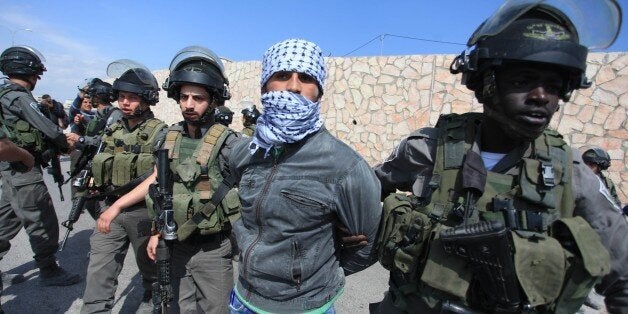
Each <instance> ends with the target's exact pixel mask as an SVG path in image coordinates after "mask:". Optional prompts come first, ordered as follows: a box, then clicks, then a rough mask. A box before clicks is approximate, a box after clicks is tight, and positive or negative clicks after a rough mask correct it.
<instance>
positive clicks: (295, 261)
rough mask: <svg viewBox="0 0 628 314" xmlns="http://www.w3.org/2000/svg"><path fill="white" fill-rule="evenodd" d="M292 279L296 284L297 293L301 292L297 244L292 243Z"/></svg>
mask: <svg viewBox="0 0 628 314" xmlns="http://www.w3.org/2000/svg"><path fill="white" fill-rule="evenodd" d="M292 263H293V264H292V279H293V280H294V281H295V283H296V284H297V292H299V291H301V265H299V244H298V243H297V242H294V241H293V242H292Z"/></svg>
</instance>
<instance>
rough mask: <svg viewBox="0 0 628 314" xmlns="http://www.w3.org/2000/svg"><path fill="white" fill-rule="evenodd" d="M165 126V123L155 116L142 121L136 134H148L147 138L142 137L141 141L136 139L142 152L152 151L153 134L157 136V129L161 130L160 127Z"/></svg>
mask: <svg viewBox="0 0 628 314" xmlns="http://www.w3.org/2000/svg"><path fill="white" fill-rule="evenodd" d="M165 126H166V124H165V123H164V122H163V121H161V120H159V119H157V118H150V119H148V120H147V121H146V122H144V123H142V125H141V126H140V130H138V131H139V133H138V135H140V134H142V133H145V134H147V135H148V138H146V139H144V138H142V141H139V140H138V144H139V145H140V147H141V150H142V151H143V152H149V153H150V152H152V150H153V140H154V139H155V136H157V134H158V133H159V131H161V129H163V128H164V127H165Z"/></svg>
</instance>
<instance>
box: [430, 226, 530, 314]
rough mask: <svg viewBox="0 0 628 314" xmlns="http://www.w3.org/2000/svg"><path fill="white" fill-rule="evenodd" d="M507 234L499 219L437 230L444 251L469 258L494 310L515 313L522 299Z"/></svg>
mask: <svg viewBox="0 0 628 314" xmlns="http://www.w3.org/2000/svg"><path fill="white" fill-rule="evenodd" d="M509 236H510V232H509V230H508V229H507V228H506V227H505V226H504V224H503V223H502V222H501V221H481V222H478V223H474V224H469V225H462V226H458V227H455V228H452V229H446V230H443V231H441V232H440V240H441V242H442V243H443V246H444V248H445V251H446V252H448V253H452V254H456V255H458V256H460V257H462V258H464V259H466V260H467V261H469V263H470V265H471V267H472V268H473V269H474V270H475V275H476V276H477V279H478V282H479V285H480V288H481V289H482V290H483V291H482V292H483V295H484V296H485V297H487V298H488V299H489V300H491V301H492V302H493V303H494V304H495V306H496V307H497V309H494V310H497V312H511V313H517V312H521V307H520V306H521V301H522V300H521V296H520V294H519V281H518V280H517V275H516V274H515V266H514V263H513V257H512V251H513V247H512V244H511V242H510V241H511V240H510V238H509Z"/></svg>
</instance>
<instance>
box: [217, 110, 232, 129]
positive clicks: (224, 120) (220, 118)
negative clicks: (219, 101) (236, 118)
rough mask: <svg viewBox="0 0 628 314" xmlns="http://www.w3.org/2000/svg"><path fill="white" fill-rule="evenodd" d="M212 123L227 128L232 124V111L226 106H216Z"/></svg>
mask: <svg viewBox="0 0 628 314" xmlns="http://www.w3.org/2000/svg"><path fill="white" fill-rule="evenodd" d="M214 121H216V122H217V123H220V124H222V125H224V126H229V124H231V122H233V111H231V110H230V109H229V108H227V107H226V106H218V107H216V109H215V111H214Z"/></svg>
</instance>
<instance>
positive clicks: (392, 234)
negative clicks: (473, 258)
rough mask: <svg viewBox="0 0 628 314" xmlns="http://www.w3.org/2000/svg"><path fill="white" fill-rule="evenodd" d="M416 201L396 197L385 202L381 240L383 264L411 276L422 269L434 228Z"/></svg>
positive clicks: (412, 197) (379, 249) (387, 267)
mask: <svg viewBox="0 0 628 314" xmlns="http://www.w3.org/2000/svg"><path fill="white" fill-rule="evenodd" d="M416 202H417V200H416V197H414V196H412V195H405V194H399V193H394V194H390V195H389V196H388V197H386V199H384V205H383V213H382V220H381V225H380V233H379V236H378V239H377V244H378V256H379V261H380V263H381V264H382V266H384V268H386V269H388V270H392V269H393V268H395V269H398V270H400V271H401V272H403V273H404V274H408V275H410V273H412V272H415V275H416V270H417V269H418V265H419V259H420V258H421V257H422V256H423V255H424V254H423V253H424V246H425V244H426V242H427V240H428V239H429V238H430V233H431V231H432V229H433V227H434V225H433V221H432V219H430V218H429V217H428V216H427V215H426V214H425V213H423V212H421V211H419V210H417V209H414V208H416V205H414V206H413V203H414V204H416Z"/></svg>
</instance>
